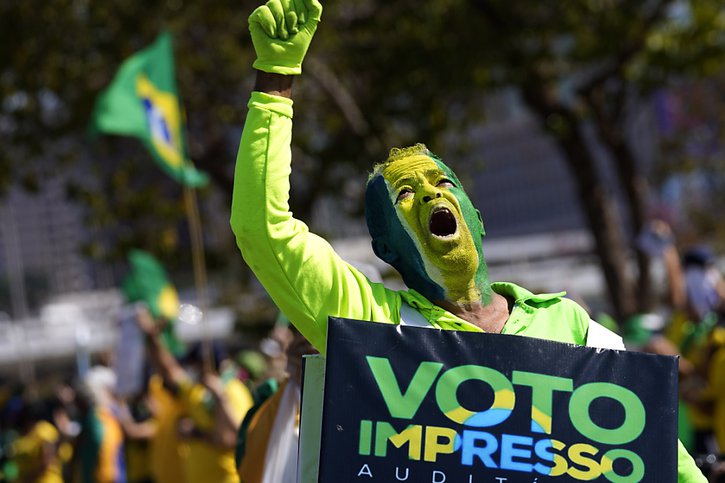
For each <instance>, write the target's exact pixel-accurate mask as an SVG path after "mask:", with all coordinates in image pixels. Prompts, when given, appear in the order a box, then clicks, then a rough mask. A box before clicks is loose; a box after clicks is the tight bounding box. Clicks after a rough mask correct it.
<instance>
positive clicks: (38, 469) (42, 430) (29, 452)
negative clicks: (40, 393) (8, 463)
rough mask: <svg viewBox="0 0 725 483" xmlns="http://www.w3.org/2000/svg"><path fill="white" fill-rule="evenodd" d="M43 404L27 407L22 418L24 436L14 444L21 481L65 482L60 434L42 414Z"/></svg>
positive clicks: (20, 421) (20, 419)
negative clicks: (42, 417) (59, 447)
mask: <svg viewBox="0 0 725 483" xmlns="http://www.w3.org/2000/svg"><path fill="white" fill-rule="evenodd" d="M40 412H41V407H40V405H39V404H31V405H28V406H26V407H25V408H23V410H22V412H21V414H20V417H19V428H18V429H19V430H20V433H21V436H20V437H19V438H18V439H17V440H16V441H15V442H14V443H13V452H14V453H15V463H16V465H17V468H18V480H17V481H19V482H21V483H23V482H33V483H63V477H62V468H61V461H60V458H59V457H58V445H59V443H60V433H59V432H58V430H57V429H56V428H55V426H53V425H52V424H51V423H49V422H48V421H45V420H43V419H41V417H40Z"/></svg>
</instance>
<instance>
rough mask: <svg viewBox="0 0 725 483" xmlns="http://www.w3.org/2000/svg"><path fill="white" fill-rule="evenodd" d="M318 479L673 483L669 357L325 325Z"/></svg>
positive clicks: (336, 322) (327, 482) (673, 363)
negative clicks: (325, 358) (323, 389)
mask: <svg viewBox="0 0 725 483" xmlns="http://www.w3.org/2000/svg"><path fill="white" fill-rule="evenodd" d="M324 386H325V392H324V404H323V412H322V434H321V438H322V439H321V445H320V460H319V464H320V466H319V481H320V482H324V483H340V482H345V483H349V482H376V483H377V482H398V481H407V482H409V483H421V482H424V483H428V482H430V483H489V482H491V483H499V482H512V483H513V482H522V483H523V482H526V483H532V482H536V483H540V482H547V481H556V482H579V481H612V482H636V481H648V482H658V483H668V482H675V481H677V429H676V420H677V360H676V358H674V357H664V356H654V355H651V354H643V353H635V352H625V351H614V350H605V349H595V348H590V347H579V346H574V345H569V344H562V343H558V342H551V341H546V340H540V339H533V338H528V337H520V336H509V335H495V334H484V333H470V332H454V331H441V330H437V329H427V328H418V327H401V326H395V325H389V324H378V323H371V322H362V321H354V320H346V319H333V318H331V319H330V324H329V332H328V342H327V361H326V366H325V383H324Z"/></svg>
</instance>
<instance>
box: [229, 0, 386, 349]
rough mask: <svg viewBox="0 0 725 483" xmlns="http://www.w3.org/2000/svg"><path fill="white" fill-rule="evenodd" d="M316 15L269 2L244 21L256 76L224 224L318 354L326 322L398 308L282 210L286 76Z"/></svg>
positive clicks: (296, 67) (314, 9)
mask: <svg viewBox="0 0 725 483" xmlns="http://www.w3.org/2000/svg"><path fill="white" fill-rule="evenodd" d="M321 13H322V6H321V5H320V4H319V2H318V1H317V0H295V1H294V2H293V1H289V0H271V1H270V2H268V3H267V4H265V5H263V6H261V7H259V8H258V9H257V10H255V11H254V13H252V15H251V16H250V19H249V27H250V31H251V34H252V41H253V43H254V47H255V50H256V51H257V61H255V63H254V67H255V68H256V69H258V70H259V71H260V72H259V73H258V75H257V84H256V86H255V91H254V92H253V93H252V96H251V99H250V101H249V111H248V113H247V119H246V122H245V125H244V131H243V133H242V139H241V141H240V146H239V154H238V157H237V164H236V170H235V175H234V194H233V199H232V216H231V225H232V230H233V231H234V234H235V235H236V239H237V245H238V246H239V248H240V250H241V252H242V255H243V256H244V259H245V261H246V262H247V264H248V265H249V266H250V267H251V269H252V270H253V271H254V273H255V275H256V276H257V278H258V279H259V281H260V282H261V283H262V285H263V286H264V287H265V289H266V290H267V292H268V293H269V294H270V295H271V297H272V299H273V300H274V302H275V303H276V304H277V306H278V307H279V308H280V309H281V310H282V312H283V313H284V314H285V315H286V316H287V317H288V318H289V319H290V320H291V321H292V323H293V324H295V326H297V328H298V329H299V330H300V332H301V333H302V334H303V335H304V336H305V337H306V338H307V339H308V340H309V341H310V342H311V343H312V344H313V345H314V346H315V347H316V348H317V349H318V350H320V351H321V352H323V353H324V351H325V338H326V331H327V317H328V316H330V315H332V316H341V317H350V318H358V319H362V318H365V319H368V320H370V319H372V320H380V321H381V322H383V321H387V320H389V319H390V313H391V312H393V313H397V312H398V311H399V307H391V304H390V303H388V302H387V301H386V293H385V289H384V288H383V286H382V285H376V284H371V283H370V282H369V281H368V280H367V279H366V278H365V277H364V275H362V274H361V273H360V272H359V271H357V270H356V269H354V268H352V267H351V266H350V265H348V264H347V263H345V262H344V261H343V260H342V259H341V258H339V257H338V256H337V254H336V253H335V252H334V251H333V249H332V247H331V246H330V245H329V244H328V243H327V242H326V241H325V240H323V239H322V238H320V237H318V236H316V235H314V234H312V233H310V232H309V230H308V228H307V226H306V225H305V224H304V223H303V222H301V221H299V220H297V219H295V218H294V217H293V216H292V213H291V212H290V211H289V203H288V200H289V187H290V184H289V176H290V173H291V158H292V155H291V140H292V100H291V98H290V97H291V92H292V78H293V77H292V76H293V75H296V74H300V73H301V65H302V59H303V58H304V54H305V52H306V51H307V48H308V46H309V42H310V40H311V39H312V35H313V33H314V31H315V30H316V28H317V23H318V21H319V19H320V16H321ZM396 320H397V319H396Z"/></svg>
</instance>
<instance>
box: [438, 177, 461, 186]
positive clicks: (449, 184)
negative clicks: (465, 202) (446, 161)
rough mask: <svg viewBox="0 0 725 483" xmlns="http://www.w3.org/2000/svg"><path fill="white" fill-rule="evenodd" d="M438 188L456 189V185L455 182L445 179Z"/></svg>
mask: <svg viewBox="0 0 725 483" xmlns="http://www.w3.org/2000/svg"><path fill="white" fill-rule="evenodd" d="M436 186H437V187H439V188H455V187H456V185H454V184H453V181H451V180H449V179H446V178H443V179H442V180H440V181H439V182H438V184H437V185H436Z"/></svg>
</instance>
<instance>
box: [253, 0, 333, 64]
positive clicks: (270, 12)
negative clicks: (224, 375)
mask: <svg viewBox="0 0 725 483" xmlns="http://www.w3.org/2000/svg"><path fill="white" fill-rule="evenodd" d="M321 16H322V5H321V4H320V2H319V1H318V0H269V1H268V2H267V3H266V4H264V5H262V6H260V7H257V9H256V10H255V11H254V12H252V15H250V16H249V31H250V32H251V34H252V43H253V44H254V50H255V51H256V52H257V60H255V61H254V64H253V67H254V68H255V69H257V70H261V71H264V72H271V73H273V74H283V75H299V74H301V73H302V59H304V57H305V54H306V53H307V49H308V48H309V46H310V42H311V41H312V36H313V35H314V34H315V30H317V23H318V22H319V21H320V17H321Z"/></svg>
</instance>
